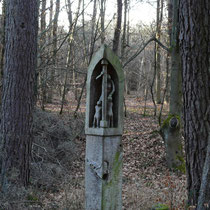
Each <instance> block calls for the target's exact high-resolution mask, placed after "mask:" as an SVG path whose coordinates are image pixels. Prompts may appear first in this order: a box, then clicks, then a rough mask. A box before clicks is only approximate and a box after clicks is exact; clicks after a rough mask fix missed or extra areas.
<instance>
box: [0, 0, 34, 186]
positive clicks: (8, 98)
mask: <svg viewBox="0 0 210 210" xmlns="http://www.w3.org/2000/svg"><path fill="white" fill-rule="evenodd" d="M6 15H7V16H6V49H5V65H4V81H3V98H2V119H1V134H2V135H1V144H2V169H1V187H2V189H5V187H6V183H7V182H12V181H15V182H17V181H18V182H19V183H20V184H22V185H27V184H28V183H29V172H30V169H29V162H30V157H31V143H32V112H33V106H34V79H35V67H36V59H37V31H38V1H36V0H32V1H25V0H16V1H13V0H8V1H7V6H6ZM13 169H16V170H17V172H18V180H11V177H12V171H13Z"/></svg>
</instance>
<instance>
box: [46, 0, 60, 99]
mask: <svg viewBox="0 0 210 210" xmlns="http://www.w3.org/2000/svg"><path fill="white" fill-rule="evenodd" d="M59 13H60V0H56V7H55V15H54V20H53V30H52V34H53V56H52V63H53V65H54V68H52V69H51V75H50V87H51V88H50V91H49V95H48V101H49V102H52V98H53V87H54V80H55V65H56V63H57V39H58V37H57V36H58V35H57V33H58V17H59Z"/></svg>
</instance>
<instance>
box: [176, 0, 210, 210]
mask: <svg viewBox="0 0 210 210" xmlns="http://www.w3.org/2000/svg"><path fill="white" fill-rule="evenodd" d="M179 11H180V15H179V21H180V34H179V40H180V49H181V62H182V69H183V74H182V77H183V85H182V86H183V95H184V131H185V148H186V166H187V180H188V184H187V189H188V199H189V204H190V205H196V204H197V202H198V196H199V190H200V186H201V180H202V171H203V167H204V162H205V159H206V150H207V142H208V138H209V128H210V126H209V125H210V112H209V111H208V109H209V104H210V83H209V81H210V69H209V64H210V63H209V54H210V46H209V42H210V28H209V23H210V4H209V1H197V0H191V1H185V0H180V5H179ZM207 191H208V194H207V196H206V200H205V202H206V203H207V204H209V206H210V194H209V192H210V186H208V190H207ZM203 209H205V208H203Z"/></svg>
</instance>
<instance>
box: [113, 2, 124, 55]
mask: <svg viewBox="0 0 210 210" xmlns="http://www.w3.org/2000/svg"><path fill="white" fill-rule="evenodd" d="M121 22H122V0H117V24H116V27H115V31H114V39H113V52H115V54H116V55H117V54H118V46H119V41H120V33H121Z"/></svg>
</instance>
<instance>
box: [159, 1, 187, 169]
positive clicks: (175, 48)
mask: <svg viewBox="0 0 210 210" xmlns="http://www.w3.org/2000/svg"><path fill="white" fill-rule="evenodd" d="M178 3H179V0H173V6H172V8H173V18H172V22H173V23H172V31H171V32H172V34H171V35H170V37H171V41H170V43H171V82H170V85H171V88H170V107H169V116H168V117H167V119H166V120H165V121H164V123H163V125H162V126H161V130H160V131H161V135H162V137H163V140H164V143H165V147H166V161H167V164H168V167H169V168H170V169H178V170H180V171H181V172H185V162H184V157H183V151H182V135H181V116H182V115H181V114H182V90H181V85H182V80H181V65H180V55H179V43H178Z"/></svg>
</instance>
